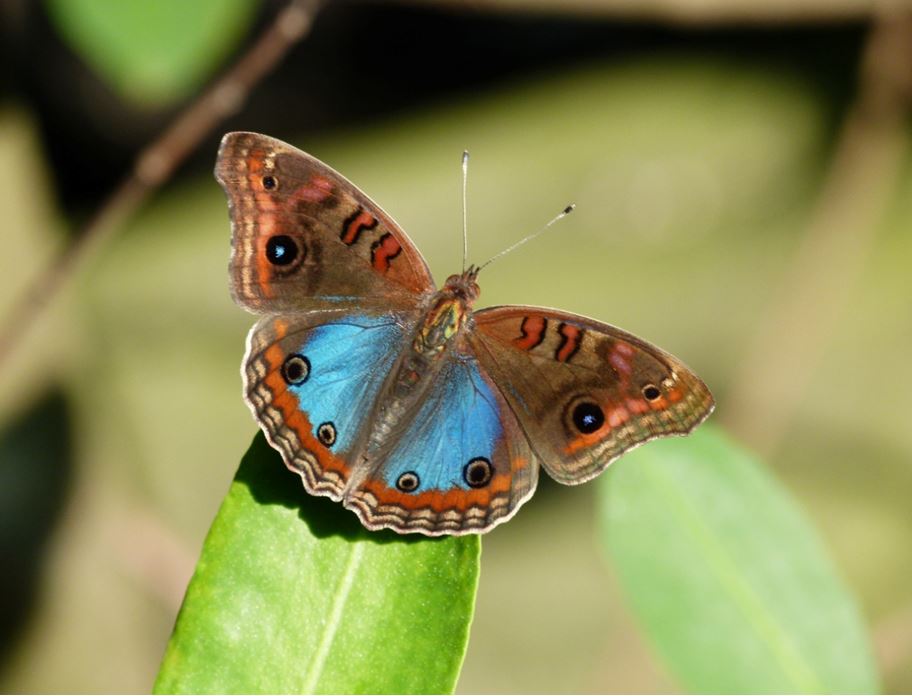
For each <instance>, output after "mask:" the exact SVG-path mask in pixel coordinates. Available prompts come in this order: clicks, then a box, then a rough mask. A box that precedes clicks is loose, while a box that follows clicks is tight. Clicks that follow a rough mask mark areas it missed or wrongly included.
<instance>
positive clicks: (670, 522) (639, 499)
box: [600, 426, 878, 693]
mask: <svg viewBox="0 0 912 696" xmlns="http://www.w3.org/2000/svg"><path fill="white" fill-rule="evenodd" d="M600 503H601V522H602V525H603V537H604V541H605V544H606V545H607V548H608V550H609V552H610V555H611V557H612V558H613V560H614V563H615V566H616V568H617V572H618V574H619V576H620V578H621V582H622V584H623V586H624V587H625V589H626V593H627V595H628V596H629V598H630V601H631V603H632V605H633V609H634V610H635V612H636V614H637V615H638V616H639V618H640V620H641V621H642V624H643V626H644V627H645V629H646V632H647V634H648V635H649V637H650V638H651V640H652V642H653V643H654V645H655V646H656V647H657V648H658V651H659V653H661V655H662V656H663V657H664V659H665V662H666V664H667V665H668V666H669V667H670V669H671V671H672V673H673V674H675V675H676V676H677V677H678V679H679V680H680V681H681V683H682V685H683V686H684V687H685V688H687V689H688V690H691V691H695V692H704V693H772V692H777V693H783V692H786V693H794V692H802V693H808V692H815V693H871V692H873V691H875V690H877V686H878V679H877V676H876V673H875V668H874V665H873V660H872V656H871V647H870V644H869V642H868V637H867V635H866V632H865V628H864V626H863V624H862V621H861V619H860V617H859V613H858V609H857V607H856V604H855V601H854V599H853V598H852V597H851V595H850V594H849V592H848V591H847V589H846V587H845V586H844V585H843V583H842V582H841V580H840V579H839V577H838V575H837V573H836V571H835V569H834V568H833V565H832V563H831V562H830V560H829V559H828V557H827V555H826V553H825V552H824V549H823V547H822V545H821V543H820V541H819V539H818V538H817V536H816V534H815V532H814V530H813V529H812V528H811V526H810V525H809V524H808V522H807V520H806V519H805V517H804V515H803V514H802V513H801V511H800V509H799V508H798V507H797V506H796V505H795V503H794V502H793V501H792V499H791V498H790V497H789V496H788V495H787V493H786V492H785V491H784V490H783V489H782V488H781V487H780V486H779V484H778V483H777V482H776V481H775V480H773V479H772V478H771V477H770V476H769V475H767V473H766V472H765V471H764V469H763V468H762V466H760V465H759V464H758V462H757V461H756V460H755V459H754V458H753V457H751V456H750V455H748V454H747V453H745V452H744V451H743V450H741V449H740V448H738V447H737V446H736V445H735V444H734V443H732V442H731V441H730V440H728V439H727V438H726V437H724V436H722V435H721V434H720V433H719V432H718V431H717V430H713V428H712V427H705V426H704V427H703V428H701V429H700V430H698V431H697V432H696V433H694V434H693V435H691V436H690V437H689V438H688V439H687V440H677V439H675V440H664V441H661V442H655V443H652V444H650V445H649V446H647V447H644V448H642V449H639V450H637V451H636V452H634V453H632V454H630V455H629V456H627V457H625V458H624V459H623V460H622V461H621V462H618V463H617V464H615V465H614V466H613V467H612V470H611V472H610V474H609V475H608V476H606V477H605V478H604V481H602V482H601V483H600Z"/></svg>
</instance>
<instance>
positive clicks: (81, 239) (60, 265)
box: [0, 0, 318, 368]
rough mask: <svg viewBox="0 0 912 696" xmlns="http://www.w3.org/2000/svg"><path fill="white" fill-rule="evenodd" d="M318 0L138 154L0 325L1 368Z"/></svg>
mask: <svg viewBox="0 0 912 696" xmlns="http://www.w3.org/2000/svg"><path fill="white" fill-rule="evenodd" d="M317 7H318V4H317V1H316V0H291V1H290V2H289V4H288V5H287V6H286V7H284V8H283V9H282V10H280V11H279V13H278V14H277V15H276V18H275V20H274V21H273V22H272V24H270V26H269V27H267V28H266V29H265V30H264V31H263V33H262V34H261V35H260V37H259V38H258V39H257V41H256V42H255V43H254V44H253V46H251V47H250V49H249V50H248V51H247V52H246V53H245V54H244V55H243V56H241V58H240V59H239V60H238V61H237V63H235V64H234V66H232V67H231V68H230V69H229V70H228V72H227V73H226V74H225V75H224V76H223V77H222V78H221V79H219V80H218V81H217V82H216V83H215V84H214V85H213V86H212V87H210V88H209V89H208V90H207V91H206V92H205V93H204V94H203V95H202V96H201V97H200V98H199V99H197V100H196V101H195V102H193V103H192V104H191V105H190V106H189V107H187V109H186V110H185V111H184V112H183V113H181V114H180V115H179V116H178V117H177V118H176V119H175V121H174V122H173V123H172V124H171V126H170V127H169V128H168V129H167V130H166V131H165V132H164V133H163V134H162V135H161V136H160V137H159V138H158V139H157V140H155V141H154V142H152V143H151V144H150V145H149V146H148V147H146V148H145V149H144V150H143V151H142V152H141V153H140V154H139V156H138V157H137V158H136V161H135V163H134V165H133V168H132V170H131V171H130V173H129V174H128V175H127V177H126V178H125V179H124V180H123V181H122V182H121V183H120V185H119V186H118V187H117V188H116V189H115V190H114V192H113V193H112V194H111V195H110V196H108V198H107V199H106V200H105V202H104V203H103V204H102V205H101V207H100V208H99V210H98V212H97V213H96V214H95V215H94V216H93V217H92V218H91V219H90V220H89V221H88V223H86V225H85V226H84V228H83V229H82V230H81V231H80V232H79V233H78V234H75V235H73V237H72V238H71V241H70V242H69V243H68V245H67V246H66V247H64V249H63V250H62V251H61V252H60V254H59V255H58V256H56V257H55V258H53V259H52V260H51V262H50V264H49V265H48V267H47V268H45V269H43V270H42V271H41V272H39V273H38V274H37V275H36V277H35V278H34V279H33V280H32V282H31V284H30V285H29V286H28V287H27V288H26V289H25V291H24V292H23V293H22V295H21V296H20V297H19V299H18V301H17V302H16V303H14V304H13V307H12V309H11V311H10V313H9V314H8V315H7V317H6V318H5V320H4V322H3V325H2V329H0V368H2V366H3V365H4V363H5V362H6V360H8V359H9V356H10V355H11V353H12V352H13V350H14V349H15V347H16V346H17V344H19V343H21V342H22V340H23V339H24V338H25V336H26V334H27V333H28V332H29V330H30V329H31V327H32V325H33V324H34V323H35V321H36V320H37V319H38V317H39V316H41V315H42V314H43V313H44V312H45V311H46V310H47V308H48V306H49V305H50V304H51V303H52V301H53V300H54V298H55V297H56V296H57V295H58V294H59V293H60V291H61V289H62V288H63V287H64V286H65V284H66V283H67V282H68V281H69V279H70V278H72V276H73V275H74V273H75V272H76V271H77V270H78V268H79V267H80V266H81V264H83V263H85V261H86V259H88V258H89V257H90V256H91V255H92V253H94V252H96V251H97V250H98V249H100V248H101V247H102V246H104V244H105V243H106V242H107V241H108V240H109V239H110V238H111V237H112V236H113V234H114V233H115V232H116V231H117V230H118V229H119V228H120V227H121V225H122V224H123V222H124V221H125V220H126V219H128V218H129V217H130V216H131V215H132V214H133V213H134V212H135V211H136V209H137V208H138V207H139V206H140V205H142V203H143V201H145V200H146V199H147V198H148V197H149V196H150V195H151V194H152V193H153V192H154V191H155V190H156V189H157V188H158V187H160V186H161V185H162V184H163V183H164V182H165V181H167V180H168V178H169V177H170V176H171V175H172V174H173V173H174V170H175V169H176V168H177V167H178V166H179V165H180V164H181V163H182V162H183V161H184V160H185V159H186V158H187V156H188V155H189V154H190V153H191V152H193V151H194V150H195V149H196V148H197V147H198V146H199V143H200V142H201V141H202V140H203V139H204V138H205V137H206V135H207V134H209V133H210V132H211V131H212V130H213V129H214V128H215V127H216V126H217V125H218V124H219V123H220V122H221V121H223V120H224V119H225V118H227V117H228V116H230V115H231V114H233V113H235V112H236V111H237V110H238V109H240V107H241V106H242V105H243V103H244V102H245V101H246V99H247V96H248V94H249V93H250V91H251V89H253V88H254V87H255V86H256V85H257V84H258V83H259V82H260V81H261V80H262V79H263V78H264V77H265V76H266V75H267V74H269V73H270V72H271V71H272V70H273V69H275V67H276V66H277V65H278V64H279V63H280V62H281V60H282V59H283V58H284V57H285V55H286V54H287V53H288V51H289V50H290V49H291V48H292V47H293V46H294V45H295V44H297V43H298V42H299V41H300V40H301V39H303V38H304V37H305V36H306V35H307V34H308V32H309V31H310V27H311V24H312V22H313V17H314V15H315V13H316V11H317Z"/></svg>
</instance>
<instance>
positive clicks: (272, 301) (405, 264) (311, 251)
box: [215, 132, 434, 313]
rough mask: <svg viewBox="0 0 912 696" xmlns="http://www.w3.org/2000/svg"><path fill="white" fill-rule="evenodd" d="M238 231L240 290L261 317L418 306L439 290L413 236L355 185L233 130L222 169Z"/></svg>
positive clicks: (273, 143)
mask: <svg viewBox="0 0 912 696" xmlns="http://www.w3.org/2000/svg"><path fill="white" fill-rule="evenodd" d="M215 175H216V179H217V180H218V182H219V183H220V184H221V186H222V188H223V189H224V190H225V193H226V195H227V197H228V207H229V212H230V216H231V227H232V253H231V263H230V268H229V270H230V277H231V290H232V294H233V295H234V298H235V300H236V301H237V302H238V303H239V304H241V305H242V306H244V307H246V308H247V309H249V310H251V311H254V312H261V313H270V312H275V313H277V312H285V311H292V312H293V311H298V310H300V309H301V308H302V307H303V306H304V304H303V303H305V302H306V303H307V304H306V307H307V309H319V308H324V309H332V308H352V309H354V308H358V307H361V308H364V307H381V308H388V307H413V306H414V305H415V299H414V296H415V294H416V293H417V294H420V293H425V292H431V291H433V289H434V285H433V282H432V280H431V275H430V272H429V271H428V268H427V265H426V264H425V262H424V259H423V258H422V257H421V254H420V253H419V252H418V250H417V249H416V248H415V246H414V244H412V242H411V240H409V238H408V236H407V235H406V234H405V233H404V232H403V231H402V230H401V229H400V228H399V226H398V225H397V224H396V223H395V222H394V221H393V220H392V218H390V217H389V216H388V215H387V214H386V213H385V212H383V210H381V208H380V207H379V206H378V205H377V204H375V203H374V202H373V201H371V200H370V199H369V198H368V197H367V196H366V195H365V194H364V193H362V192H361V191H360V190H358V189H357V188H356V187H355V186H354V185H353V184H352V183H351V182H349V181H348V180H347V179H345V178H344V177H343V176H342V175H340V174H338V173H337V172H335V171H334V170H332V169H331V168H330V167H328V166H326V165H325V164H323V163H322V162H320V161H319V160H317V159H315V158H313V157H311V156H310V155H308V154H306V153H304V152H301V151H300V150H298V149H296V148H294V147H292V146H290V145H288V144H286V143H283V142H281V141H279V140H275V139H274V138H270V137H268V136H265V135H259V134H256V133H243V132H238V133H228V134H227V135H226V136H225V137H224V138H223V139H222V144H221V147H220V148H219V155H218V161H217V163H216V167H215Z"/></svg>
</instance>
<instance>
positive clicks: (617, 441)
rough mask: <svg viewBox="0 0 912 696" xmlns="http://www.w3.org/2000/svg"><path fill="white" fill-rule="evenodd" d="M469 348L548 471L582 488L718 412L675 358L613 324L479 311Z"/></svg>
mask: <svg viewBox="0 0 912 696" xmlns="http://www.w3.org/2000/svg"><path fill="white" fill-rule="evenodd" d="M474 317H475V329H476V330H475V332H474V333H473V334H472V335H471V339H470V342H471V344H472V345H473V346H474V347H475V349H476V351H477V354H478V359H479V361H480V362H481V364H482V365H483V366H484V368H485V369H486V370H487V371H488V372H489V373H490V374H491V375H492V377H493V378H494V380H495V382H496V383H497V385H498V387H499V388H500V391H501V393H502V394H503V396H504V398H505V399H506V400H507V401H508V402H509V404H510V407H511V409H512V410H513V412H514V413H515V414H516V417H517V418H518V419H519V422H520V425H521V426H522V428H523V430H524V431H525V433H526V435H527V436H528V438H529V440H530V442H531V445H532V447H533V448H534V450H535V452H536V453H537V455H538V456H539V458H540V459H541V462H542V465H543V466H544V467H545V470H546V471H547V472H548V473H549V474H550V475H551V476H552V477H553V478H555V479H556V480H557V481H560V482H561V483H567V484H575V483H582V482H583V481H588V480H589V479H591V478H593V477H594V476H597V475H598V474H599V473H601V472H602V471H603V470H604V469H605V468H606V467H607V466H608V465H609V464H610V463H611V462H612V461H614V460H615V459H617V457H619V456H620V455H621V454H623V453H624V452H626V451H627V450H629V449H631V448H633V447H635V446H637V445H639V444H642V443H643V442H646V441H648V440H652V439H655V438H657V437H663V436H666V435H684V434H687V433H689V432H690V431H691V430H693V428H695V427H696V426H697V425H698V424H699V423H701V422H702V421H703V420H704V419H705V418H706V417H707V416H708V415H709V414H710V413H711V412H712V409H713V405H714V404H713V398H712V395H711V394H710V392H709V389H708V388H707V387H706V385H705V384H704V383H703V382H702V381H701V380H700V378H699V377H697V376H696V375H695V374H694V373H693V372H691V370H690V369H688V368H687V367H686V366H685V365H684V364H683V363H681V362H680V361H679V360H677V359H676V358H674V357H673V356H671V355H669V354H668V353H665V352H664V351H662V350H660V349H659V348H656V347H655V346H653V345H651V344H649V343H647V342H645V341H643V340H642V339H639V338H637V337H636V336H633V335H631V334H628V333H626V332H624V331H622V330H620V329H617V328H615V327H613V326H609V325H608V324H603V323H601V322H597V321H594V320H592V319H587V318H585V317H581V316H577V315H573V314H570V313H567V312H561V311H558V310H552V309H542V308H538V307H491V308H488V309H483V310H480V311H478V312H476V313H475V315H474Z"/></svg>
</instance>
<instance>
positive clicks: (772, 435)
mask: <svg viewBox="0 0 912 696" xmlns="http://www.w3.org/2000/svg"><path fill="white" fill-rule="evenodd" d="M910 65H912V14H909V13H907V12H906V13H893V14H885V15H883V16H882V17H880V18H879V20H878V21H877V22H876V23H875V24H874V26H873V28H872V30H871V34H870V37H869V39H868V43H867V46H866V50H865V55H864V62H863V65H862V72H861V84H860V87H859V94H858V97H857V99H856V101H855V103H854V104H853V106H852V107H851V109H850V111H849V113H848V115H847V117H846V120H845V122H844V125H843V128H842V131H841V133H840V136H839V139H838V142H837V145H836V150H835V154H834V157H833V162H832V164H831V165H830V170H829V172H828V175H827V178H826V181H825V184H824V187H823V190H822V192H821V195H820V198H819V200H818V202H817V206H816V209H815V210H814V212H813V214H812V216H811V221H810V224H809V227H808V230H807V234H806V235H805V237H804V239H803V240H802V242H801V244H800V246H799V248H798V250H797V252H796V253H795V255H794V258H793V259H792V260H791V263H790V265H789V266H790V267H789V270H788V273H787V275H786V280H785V282H784V283H783V285H782V287H781V289H780V290H781V292H780V293H779V296H778V298H777V299H776V300H774V302H773V304H772V305H771V307H770V310H769V312H768V314H767V316H766V317H765V318H761V320H760V321H759V322H758V323H757V325H756V329H755V333H754V337H753V344H752V345H750V346H749V347H748V350H747V351H746V352H745V355H744V356H743V357H742V359H741V361H740V364H741V370H740V373H739V374H737V375H736V376H735V379H734V380H733V383H732V389H731V392H730V394H729V398H728V404H727V406H726V408H725V409H723V411H722V412H723V413H726V414H727V421H728V423H729V425H730V426H731V427H732V428H733V429H734V430H735V431H736V432H737V433H738V434H739V435H741V436H742V437H744V438H745V439H746V440H747V441H748V442H750V443H751V445H752V446H754V447H755V448H757V449H759V450H760V451H761V452H763V453H764V454H770V453H771V452H773V451H775V450H776V449H777V448H778V446H779V443H780V442H781V440H782V437H783V436H784V435H785V433H786V432H787V430H788V427H789V424H790V423H791V422H792V420H793V417H794V413H795V411H796V409H797V407H798V405H799V403H800V401H801V399H802V398H803V396H804V394H805V393H806V391H807V387H808V385H809V383H810V381H811V379H812V377H813V376H814V373H815V367H816V365H817V362H818V360H819V358H820V355H821V354H822V352H823V351H824V349H825V348H826V346H827V343H828V342H829V340H830V338H831V336H832V334H833V332H834V330H835V329H836V327H837V325H838V322H839V319H840V317H841V315H842V312H843V311H844V309H845V307H846V305H847V303H848V300H849V299H850V294H851V292H852V290H853V289H854V287H855V284H856V282H857V280H858V278H859V277H860V276H861V273H862V271H863V270H864V266H865V262H866V260H867V257H868V253H869V252H870V250H871V247H872V246H873V243H874V240H875V235H876V232H877V229H878V225H879V223H880V221H881V219H882V217H883V215H884V212H885V211H886V208H887V205H888V204H889V201H890V198H891V195H892V194H893V192H894V190H895V187H896V182H897V180H898V177H899V174H900V169H901V167H902V164H903V161H904V158H905V156H906V154H907V152H908V145H909V143H908V136H907V134H906V118H907V116H908V113H909V105H910V101H912V70H910V69H909V66H910Z"/></svg>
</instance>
